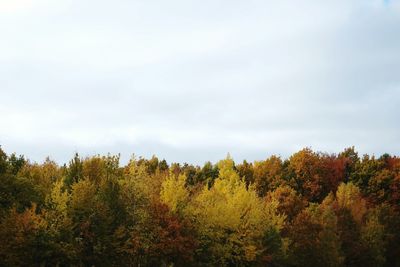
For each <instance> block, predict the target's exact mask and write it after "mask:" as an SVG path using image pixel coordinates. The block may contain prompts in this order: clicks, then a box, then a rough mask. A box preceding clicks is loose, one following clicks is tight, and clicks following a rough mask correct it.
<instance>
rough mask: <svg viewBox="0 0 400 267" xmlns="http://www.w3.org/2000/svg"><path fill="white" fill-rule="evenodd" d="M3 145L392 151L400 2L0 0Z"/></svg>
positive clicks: (37, 155) (198, 151)
mask: <svg viewBox="0 0 400 267" xmlns="http://www.w3.org/2000/svg"><path fill="white" fill-rule="evenodd" d="M0 38H1V39H0V40H1V41H0V114H1V115H0V144H1V146H2V148H3V149H4V150H5V151H6V152H8V153H11V152H16V153H18V154H24V155H26V156H27V157H28V158H30V159H32V160H34V161H39V162H40V161H42V160H43V159H44V158H45V157H46V156H47V155H49V156H50V157H51V158H52V159H54V160H56V161H57V162H59V163H64V162H67V161H68V160H69V159H70V158H71V157H72V155H73V153H74V152H75V151H77V152H80V154H81V155H83V156H86V155H92V154H97V153H101V154H103V153H107V152H111V153H118V152H120V153H121V155H122V159H123V160H125V161H126V160H127V159H128V158H129V157H130V155H131V154H132V153H135V154H137V155H139V156H140V155H141V156H146V157H149V156H151V155H153V154H157V155H158V156H159V157H161V158H166V159H167V160H168V161H169V162H171V161H179V162H184V161H187V162H191V163H198V164H201V163H203V162H204V161H206V160H212V161H216V160H218V159H221V158H223V157H224V156H225V155H226V153H227V152H230V153H231V155H232V156H233V157H234V159H235V160H237V161H240V160H242V159H244V158H246V159H249V160H255V159H264V158H266V157H267V156H269V155H271V154H278V155H281V156H282V157H287V156H288V155H290V154H291V153H293V152H295V151H297V150H299V149H301V148H303V147H306V146H309V147H311V148H313V149H314V150H317V151H326V152H330V153H333V152H340V151H341V150H342V149H343V148H345V147H349V146H353V145H354V146H356V149H357V150H358V151H359V153H360V154H363V153H371V154H375V155H380V154H382V153H384V152H388V153H392V154H400V142H399V140H400V117H399V115H400V1H399V0H392V1H380V0H354V1H353V0H343V1H342V0H332V1H330V0H327V1H317V0H315V1H303V0H299V1H292V0H279V1H269V0H248V1H236V0H203V1H190V0H169V1H164V0H160V1H153V0H116V1H102V0H96V1H94V0H85V1H76V0H57V1H54V0H13V1H10V0H0Z"/></svg>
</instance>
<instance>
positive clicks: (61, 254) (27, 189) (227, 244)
mask: <svg viewBox="0 0 400 267" xmlns="http://www.w3.org/2000/svg"><path fill="white" fill-rule="evenodd" d="M0 240H1V242H0V266H289V267H296V266H299V267H300V266H308V267H313V266H316V267H317V266H324V267H330V266H332V267H334V266H335V267H336V266H337V267H340V266H343V267H345V266H367V267H369V266H370V267H375V266H376V267H379V266H381V267H396V266H400V257H399V255H400V158H398V157H396V156H391V155H388V154H384V155H382V156H380V157H379V158H376V157H374V156H369V155H364V156H362V157H359V155H358V153H357V152H356V151H355V150H354V148H347V149H345V150H344V151H343V152H341V153H339V154H327V153H321V152H315V151H313V150H311V149H310V148H305V149H303V150H300V151H298V152H297V153H295V154H293V155H292V156H290V157H288V158H287V159H283V158H281V157H278V156H271V157H269V158H267V159H265V160H260V161H255V162H247V161H243V162H242V163H235V162H234V160H233V159H232V158H231V157H230V156H229V155H228V156H227V158H225V159H223V160H221V161H219V162H218V163H215V164H213V163H211V162H207V163H205V164H204V166H194V165H190V164H187V163H185V164H179V163H172V164H170V165H169V164H168V163H167V162H166V161H165V160H159V159H158V158H157V157H155V156H154V157H152V158H151V159H144V158H139V159H137V158H135V157H132V159H131V160H130V161H129V163H128V164H127V165H126V166H121V164H120V162H119V156H113V155H107V156H93V157H87V158H82V157H80V156H79V155H78V154H76V155H75V156H74V157H73V158H72V160H71V161H70V162H69V164H66V165H63V166H60V165H58V164H56V163H55V162H53V161H51V160H50V159H46V160H45V161H44V162H43V163H41V164H38V163H33V162H30V161H29V160H27V159H25V158H24V157H23V156H19V157H18V156H16V155H15V154H11V155H7V154H6V153H5V152H4V151H3V150H1V149H0Z"/></svg>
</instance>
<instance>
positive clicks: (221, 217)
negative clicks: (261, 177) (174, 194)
mask: <svg viewBox="0 0 400 267" xmlns="http://www.w3.org/2000/svg"><path fill="white" fill-rule="evenodd" d="M218 168H219V177H218V178H217V179H216V180H215V183H214V185H213V186H212V187H211V188H208V187H207V186H205V187H204V188H203V190H202V191H201V192H200V193H199V194H198V195H197V196H196V197H195V198H194V200H193V202H191V203H190V205H191V207H190V208H188V216H189V217H191V218H193V220H194V221H195V222H196V228H197V229H198V235H199V237H198V239H199V242H200V248H199V249H200V250H199V252H200V255H198V256H199V257H200V258H201V260H204V261H208V263H209V264H211V265H220V266H225V265H230V264H234V265H242V264H249V263H254V262H257V261H262V260H269V261H271V260H272V259H274V257H273V256H274V253H277V254H278V252H277V251H265V250H264V248H263V246H262V244H263V240H265V235H267V234H269V233H272V232H274V231H275V232H277V233H279V231H280V229H281V228H282V225H283V222H284V218H285V217H284V216H281V215H278V214H277V210H276V209H277V203H276V202H268V203H267V202H264V201H262V200H261V199H259V198H258V196H257V194H256V192H255V190H254V188H253V187H249V188H247V187H246V184H245V182H244V181H243V180H242V179H240V177H239V176H238V174H237V173H236V172H235V170H234V163H233V160H232V159H231V158H230V157H229V156H228V157H227V158H226V159H225V160H222V161H220V162H219V164H218ZM271 229H272V230H274V231H271ZM278 249H281V247H279V248H278Z"/></svg>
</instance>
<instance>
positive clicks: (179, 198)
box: [161, 173, 189, 212]
mask: <svg viewBox="0 0 400 267" xmlns="http://www.w3.org/2000/svg"><path fill="white" fill-rule="evenodd" d="M185 184H186V176H185V175H184V174H180V175H178V176H176V175H174V174H172V173H171V174H170V175H169V176H168V177H167V179H165V181H164V182H163V183H162V186H161V201H162V202H163V203H164V204H166V205H167V206H168V207H169V208H170V209H171V211H172V212H180V211H181V210H182V209H183V207H184V206H185V205H186V203H187V200H188V198H189V192H188V190H187V189H186V187H185Z"/></svg>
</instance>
